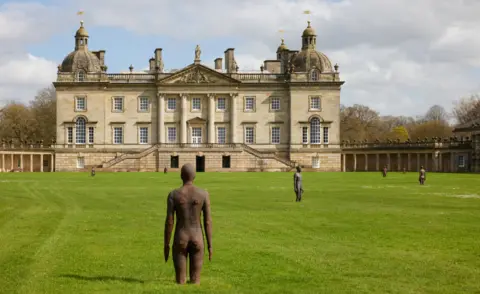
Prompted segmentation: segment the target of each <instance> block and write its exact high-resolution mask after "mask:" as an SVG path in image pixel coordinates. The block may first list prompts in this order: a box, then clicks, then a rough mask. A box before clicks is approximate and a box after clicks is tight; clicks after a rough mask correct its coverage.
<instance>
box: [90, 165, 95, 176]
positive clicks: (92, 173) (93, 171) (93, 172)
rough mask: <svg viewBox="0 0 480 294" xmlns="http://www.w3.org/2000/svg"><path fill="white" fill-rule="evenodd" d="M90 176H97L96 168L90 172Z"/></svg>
mask: <svg viewBox="0 0 480 294" xmlns="http://www.w3.org/2000/svg"><path fill="white" fill-rule="evenodd" d="M90 175H91V176H92V177H94V176H95V167H92V171H91V172H90Z"/></svg>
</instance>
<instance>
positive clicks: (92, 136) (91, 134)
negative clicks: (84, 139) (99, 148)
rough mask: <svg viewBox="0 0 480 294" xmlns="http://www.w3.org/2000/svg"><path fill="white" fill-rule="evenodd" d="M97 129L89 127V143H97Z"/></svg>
mask: <svg viewBox="0 0 480 294" xmlns="http://www.w3.org/2000/svg"><path fill="white" fill-rule="evenodd" d="M94 139H95V128H93V127H89V128H88V143H89V144H93V143H94V142H95V141H94Z"/></svg>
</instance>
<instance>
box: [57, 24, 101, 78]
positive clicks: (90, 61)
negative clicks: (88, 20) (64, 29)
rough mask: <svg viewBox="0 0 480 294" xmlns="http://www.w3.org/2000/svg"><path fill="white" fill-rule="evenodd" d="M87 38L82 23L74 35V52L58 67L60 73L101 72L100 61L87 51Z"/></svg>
mask: <svg viewBox="0 0 480 294" xmlns="http://www.w3.org/2000/svg"><path fill="white" fill-rule="evenodd" d="M88 38H89V36H88V32H87V30H86V29H85V28H84V26H83V21H82V22H80V28H79V29H78V30H77V32H76V34H75V51H73V52H71V53H70V54H68V55H67V57H65V59H64V60H63V62H62V65H61V66H60V67H59V70H60V71H61V72H75V73H79V72H82V73H91V72H101V71H102V63H101V62H100V59H99V58H98V57H97V55H95V54H94V53H93V52H90V51H88Z"/></svg>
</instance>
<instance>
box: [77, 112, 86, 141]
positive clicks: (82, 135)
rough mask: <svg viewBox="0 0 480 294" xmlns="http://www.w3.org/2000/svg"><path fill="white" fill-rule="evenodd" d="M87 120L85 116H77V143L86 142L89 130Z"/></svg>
mask: <svg viewBox="0 0 480 294" xmlns="http://www.w3.org/2000/svg"><path fill="white" fill-rule="evenodd" d="M85 125H86V121H85V119H84V118H83V117H79V118H77V122H76V124H75V129H76V132H75V135H76V136H75V141H76V143H77V144H85V143H86V141H87V140H86V138H87V136H86V135H87V130H86V126H85Z"/></svg>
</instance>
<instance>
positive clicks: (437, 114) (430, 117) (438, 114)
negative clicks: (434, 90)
mask: <svg viewBox="0 0 480 294" xmlns="http://www.w3.org/2000/svg"><path fill="white" fill-rule="evenodd" d="M449 119H450V115H449V114H448V112H447V111H446V110H445V108H444V107H443V106H440V105H433V106H432V107H430V109H428V111H427V113H425V115H424V116H423V119H422V120H423V122H429V121H437V122H444V123H448V121H449Z"/></svg>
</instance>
